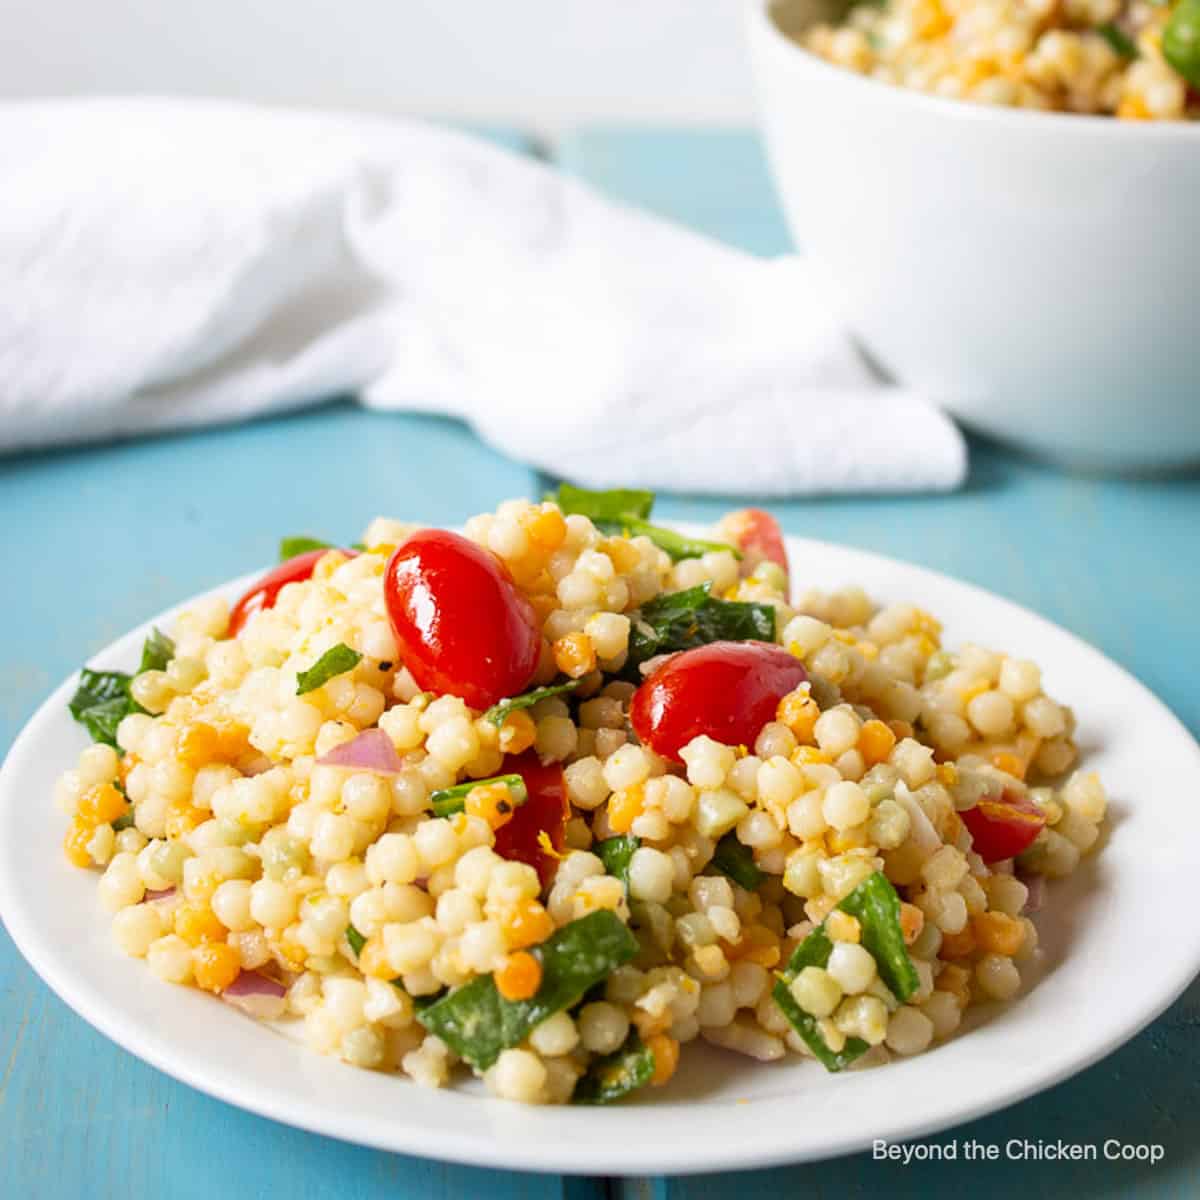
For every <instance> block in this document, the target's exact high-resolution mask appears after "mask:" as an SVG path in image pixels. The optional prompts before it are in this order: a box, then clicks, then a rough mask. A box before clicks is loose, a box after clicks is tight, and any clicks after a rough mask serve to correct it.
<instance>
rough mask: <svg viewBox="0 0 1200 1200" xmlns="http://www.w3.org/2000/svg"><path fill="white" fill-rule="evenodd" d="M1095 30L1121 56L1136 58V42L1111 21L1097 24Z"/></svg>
mask: <svg viewBox="0 0 1200 1200" xmlns="http://www.w3.org/2000/svg"><path fill="white" fill-rule="evenodd" d="M1096 32H1097V33H1098V34H1099V35H1100V36H1101V37H1102V38H1103V39H1104V40H1105V41H1106V42H1107V43H1108V44H1109V45H1110V46H1111V47H1112V48H1113V50H1114V51H1115V52H1116V53H1117V54H1119V55H1120V56H1121V57H1122V58H1137V57H1138V48H1137V43H1136V42H1135V41H1134V40H1133V38H1131V37H1130V36H1129V34H1127V33H1126V32H1125V30H1123V29H1122V28H1121V27H1120V26H1119V25H1117V24H1115V23H1114V22H1113V21H1108V22H1106V23H1105V24H1104V25H1097V26H1096Z"/></svg>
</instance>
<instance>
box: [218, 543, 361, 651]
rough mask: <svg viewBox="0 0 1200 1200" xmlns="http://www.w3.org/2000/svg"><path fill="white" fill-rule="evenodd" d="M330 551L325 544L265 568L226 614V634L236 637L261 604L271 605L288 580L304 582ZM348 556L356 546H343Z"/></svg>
mask: <svg viewBox="0 0 1200 1200" xmlns="http://www.w3.org/2000/svg"><path fill="white" fill-rule="evenodd" d="M328 553H329V549H328V548H323V549H320V550H306V551H305V552H304V553H303V554H297V555H296V557H295V558H289V559H288V560H287V562H283V563H280V564H279V566H277V567H276V568H275V569H274V570H273V571H268V572H267V573H266V574H265V575H264V576H263V577H262V578H261V579H260V580H259V581H258V582H257V583H256V584H255V585H254V586H253V587H252V588H251V589H250V590H249V591H248V592H247V593H246V594H245V595H244V596H243V597H242V598H241V599H240V600H239V601H238V602H237V603H236V604H235V605H234V606H233V611H232V612H231V613H230V614H229V636H230V637H237V635H238V634H239V633H241V631H242V629H243V627H244V626H245V624H246V622H247V621H248V620H250V618H251V617H252V616H254V614H255V613H256V612H262V610H263V609H264V608H273V607H274V605H275V601H276V600H278V599H279V593H280V592H281V591H282V590H283V588H284V587H285V586H286V585H287V584H289V583H303V582H304V581H305V580H306V579H311V578H312V573H313V568H314V567H315V566H316V565H317V562H318V561H319V560H320V559H321V557H322V556H323V555H326V554H328ZM341 553H342V554H344V555H346V557H347V558H355V557H357V555H358V551H357V550H342V551H341Z"/></svg>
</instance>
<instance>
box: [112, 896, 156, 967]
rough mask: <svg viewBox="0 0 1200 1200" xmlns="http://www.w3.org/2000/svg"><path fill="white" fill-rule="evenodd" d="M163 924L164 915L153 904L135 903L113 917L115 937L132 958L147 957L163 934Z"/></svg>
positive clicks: (121, 947)
mask: <svg viewBox="0 0 1200 1200" xmlns="http://www.w3.org/2000/svg"><path fill="white" fill-rule="evenodd" d="M163 924H164V921H163V916H162V914H161V913H160V912H159V911H158V910H157V908H156V907H155V906H154V905H153V904H134V905H131V906H130V907H128V908H123V909H121V911H120V912H118V913H117V914H116V916H114V917H113V921H112V934H113V939H114V940H115V941H116V943H117V945H118V946H119V947H120V949H121V950H122V951H123V952H124V953H125V954H128V955H129V956H130V957H131V958H145V957H146V954H147V952H148V951H149V949H150V947H151V946H152V945H153V944H154V942H156V941H157V940H158V939H159V938H160V937H161V936H162V933H163Z"/></svg>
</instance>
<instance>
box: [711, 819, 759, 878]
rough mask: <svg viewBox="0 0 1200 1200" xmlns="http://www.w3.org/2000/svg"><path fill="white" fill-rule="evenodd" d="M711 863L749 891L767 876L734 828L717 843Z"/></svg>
mask: <svg viewBox="0 0 1200 1200" xmlns="http://www.w3.org/2000/svg"><path fill="white" fill-rule="evenodd" d="M709 865H710V866H712V867H714V868H716V870H718V871H720V872H721V874H722V875H725V876H727V877H728V878H730V879H732V880H733V882H734V883H736V884H737V885H738V887H741V888H745V889H746V891H748V892H752V891H754V890H755V889H756V888H757V887H758V886H759V885H760V884H761V883H762V882H763V880H764V879H766V877H767V876H766V874H765V873H764V872H763V871H762V870H761V869H760V868H759V866H758V864H757V863H755V861H754V852H753V851H752V850H751V849H750V847H749V846H743V845H742V843H741V842H739V841H738V839H737V834H736V833H734V832H733V831H732V830H730V832H729V833H727V834H726V835H725V836H724V837H723V838H722V839H721V840H720V841H719V842H718V843H717V848H716V851H715V852H714V853H713V856H712V860H711V862H710V864H709Z"/></svg>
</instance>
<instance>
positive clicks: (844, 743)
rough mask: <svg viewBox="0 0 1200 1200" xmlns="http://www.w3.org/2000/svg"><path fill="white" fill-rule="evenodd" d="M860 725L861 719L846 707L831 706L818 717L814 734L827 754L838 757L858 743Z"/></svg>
mask: <svg viewBox="0 0 1200 1200" xmlns="http://www.w3.org/2000/svg"><path fill="white" fill-rule="evenodd" d="M859 727H860V723H859V720H858V718H857V717H856V716H855V715H854V714H853V713H851V712H848V711H847V710H846V709H844V708H831V709H830V710H829V711H828V712H823V713H822V714H821V715H820V716H819V717H818V718H817V723H816V724H815V725H814V726H813V736H814V737H815V738H816V740H817V745H818V746H820V747H821V749H822V750H824V751H825V753H826V754H832V755H833V756H834V757H835V758H836V757H837V756H838V755H839V754H844V753H845V752H846V751H847V750H852V749H853V748H854V747H855V746H856V745H857V744H858V733H859Z"/></svg>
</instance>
